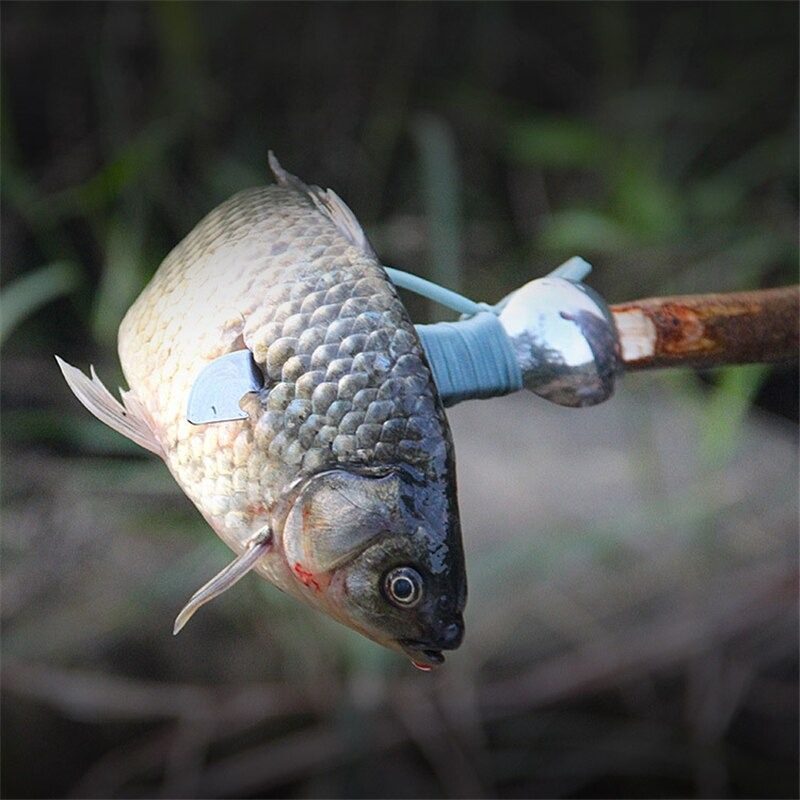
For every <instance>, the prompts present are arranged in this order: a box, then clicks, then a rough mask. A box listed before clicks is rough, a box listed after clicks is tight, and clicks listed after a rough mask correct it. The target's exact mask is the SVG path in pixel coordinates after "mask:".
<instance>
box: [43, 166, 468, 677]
mask: <svg viewBox="0 0 800 800" xmlns="http://www.w3.org/2000/svg"><path fill="white" fill-rule="evenodd" d="M270 165H271V166H272V169H273V172H274V174H275V177H276V180H277V184H275V185H271V186H266V187H261V188H255V189H249V190H246V191H243V192H240V193H239V194H237V195H235V196H234V197H232V198H231V199H230V200H228V201H227V202H225V203H223V204H222V205H221V206H219V207H218V208H217V209H215V210H214V211H212V212H211V213H210V214H208V216H206V217H205V219H203V220H202V221H201V222H200V223H199V224H198V225H197V227H195V229H194V230H193V231H192V232H191V233H190V234H189V235H188V236H187V237H186V238H185V239H184V240H183V241H182V242H181V243H180V244H179V245H178V246H177V247H176V248H175V249H174V250H173V251H172V252H171V253H170V254H169V255H168V256H167V258H166V259H165V260H164V262H163V263H162V264H161V266H160V267H159V269H158V271H157V272H156V273H155V275H154V277H153V278H152V280H151V281H150V283H149V284H148V285H147V286H146V287H145V289H144V291H143V292H142V293H141V295H140V296H139V298H138V299H137V300H136V301H135V303H134V304H133V306H131V308H130V310H129V311H128V312H127V314H126V315H125V318H124V319H123V321H122V324H121V325H120V329H119V355H120V361H121V364H122V369H123V372H124V374H125V378H126V380H127V382H128V385H129V387H130V388H129V390H128V391H121V395H122V400H123V403H122V404H120V403H119V402H118V401H117V400H116V399H115V398H114V397H113V396H112V395H111V394H110V392H108V391H107V390H106V388H105V387H104V386H103V385H102V383H101V382H100V380H99V378H98V377H97V375H96V374H95V373H94V370H93V369H92V370H91V377H87V376H86V375H84V374H83V373H82V372H80V371H79V370H77V369H76V368H74V367H71V366H70V365H68V364H66V363H65V362H63V361H61V360H60V359H59V365H60V366H61V368H62V371H63V372H64V375H65V377H66V379H67V381H68V383H69V384H70V387H71V388H72V390H73V391H74V392H75V394H76V395H77V397H78V398H79V399H80V400H81V402H82V403H83V404H84V405H85V406H86V407H87V408H88V409H89V410H90V411H91V412H92V413H93V414H95V415H96V416H97V417H98V418H99V419H101V420H102V421H103V422H105V423H107V424H109V425H110V426H111V427H112V428H114V429H115V430H117V431H119V432H121V433H123V434H125V435H126V436H128V437H129V438H131V439H133V440H134V441H136V442H137V443H139V444H141V445H143V446H144V447H146V448H148V449H149V450H151V451H152V452H154V453H156V454H157V455H159V456H161V457H162V458H163V459H164V461H165V462H166V464H167V466H168V467H169V469H170V471H171V472H172V474H173V476H174V477H175V479H176V480H177V482H178V483H179V484H180V486H181V488H182V489H183V491H184V492H185V493H186V494H187V495H188V497H189V498H190V499H191V500H192V502H193V503H194V504H195V505H196V506H197V508H198V509H199V510H200V512H201V513H202V514H203V516H204V517H205V519H206V520H207V521H208V523H209V524H210V525H211V527H212V528H213V529H214V530H215V531H216V533H217V534H218V535H219V536H220V537H221V538H222V540H223V541H224V542H225V543H226V544H227V545H228V546H229V547H230V548H231V549H232V550H234V551H235V552H236V553H237V554H238V558H237V559H236V561H234V562H233V564H231V565H230V566H229V567H227V568H226V569H225V570H223V571H222V572H221V573H220V574H219V575H218V576H217V577H216V578H214V579H213V580H212V581H211V582H209V584H207V585H206V586H205V587H203V589H201V590H200V592H198V593H197V595H196V596H195V597H194V598H193V599H192V601H190V604H189V606H187V609H186V610H185V612H184V613H183V614H182V616H181V617H180V618H179V620H178V622H177V624H176V628H180V626H182V624H183V623H184V622H185V620H186V619H187V618H188V616H190V615H191V613H193V611H194V610H196V608H197V607H199V605H201V604H202V603H203V602H205V601H206V600H208V599H210V598H211V597H213V596H216V595H217V594H219V593H220V592H221V591H224V590H225V589H226V588H228V587H229V586H230V585H232V583H234V582H235V581H236V580H238V579H239V578H240V577H241V576H242V575H243V574H245V572H247V571H249V570H250V569H255V571H257V572H258V573H259V574H260V575H262V576H263V577H264V578H267V579H268V580H269V581H271V582H272V583H273V584H275V586H277V587H278V588H280V589H281V590H283V591H285V592H287V593H289V594H291V595H293V596H295V597H297V598H299V599H301V600H303V601H305V602H306V603H308V604H310V605H311V606H314V607H315V608H317V609H319V610H321V611H323V612H325V613H327V614H329V615H330V616H332V617H334V618H335V619H337V620H339V621H340V622H342V623H344V624H345V625H348V626H350V627H351V628H354V629H355V630H357V631H359V632H360V633H362V634H364V635H365V636H367V637H369V638H370V639H373V640H374V641H376V642H379V643H380V644H383V645H385V646H387V647H390V648H392V649H394V650H397V651H399V652H402V653H405V654H406V655H408V656H409V657H410V658H411V660H412V661H413V662H414V663H415V664H416V665H417V666H420V667H422V668H430V667H431V666H435V665H436V664H439V663H441V661H442V660H443V656H442V654H441V651H442V650H445V649H453V648H455V647H458V645H459V644H460V642H461V639H462V636H463V621H462V612H463V609H464V604H465V601H466V576H465V568H464V556H463V548H462V543H461V529H460V523H459V516H458V505H457V498H456V483H455V463H454V455H453V445H452V439H451V435H450V430H449V427H448V424H447V419H446V417H445V414H444V411H443V408H442V404H441V402H440V398H439V396H438V394H437V391H436V387H435V385H434V382H433V379H432V377H431V372H430V369H429V366H428V363H427V361H426V358H425V354H424V352H423V349H422V346H421V344H420V341H419V339H418V337H417V334H416V332H415V330H414V327H413V325H412V323H411V321H410V319H409V318H408V314H407V312H406V310H405V308H404V306H403V304H402V303H401V301H400V299H399V298H398V296H397V293H396V291H395V289H394V287H393V286H392V284H391V283H390V282H389V280H388V278H387V276H386V274H385V272H384V270H383V268H382V267H381V265H380V263H379V261H378V259H377V257H376V255H375V253H374V251H373V249H372V247H371V246H370V244H369V242H368V241H367V239H366V237H365V235H364V233H363V231H362V229H361V226H360V225H359V223H358V221H357V220H356V218H355V216H354V215H353V214H352V212H351V211H350V210H349V208H347V206H346V205H345V204H344V203H343V202H342V201H341V200H340V199H339V197H338V196H337V195H336V194H334V193H333V192H332V191H330V190H328V191H323V190H321V189H319V188H317V187H308V186H306V185H305V184H304V183H302V182H301V181H300V180H298V179H297V178H295V177H294V176H292V175H289V174H288V173H286V172H285V171H284V170H283V169H282V168H281V166H280V165H279V164H278V162H277V160H276V159H275V158H274V156H272V154H270ZM242 349H247V350H249V351H250V353H251V354H252V357H253V360H254V362H255V364H256V365H257V367H258V369H259V370H260V372H261V373H262V374H263V380H264V385H263V388H262V389H261V390H260V391H258V392H253V393H250V394H246V395H245V396H244V397H243V399H242V400H241V403H240V407H241V409H242V411H243V412H244V413H246V415H247V416H246V418H245V419H236V420H233V421H229V422H221V423H212V424H199V425H194V424H192V423H190V422H189V421H188V419H187V402H188V398H189V395H190V392H191V389H192V386H193V383H194V381H195V379H196V378H197V376H198V374H199V373H200V372H201V371H202V370H203V369H204V367H206V366H207V365H208V364H209V363H210V362H212V361H214V360H215V359H218V358H219V357H220V356H224V355H225V354H227V353H231V352H234V351H236V350H242Z"/></svg>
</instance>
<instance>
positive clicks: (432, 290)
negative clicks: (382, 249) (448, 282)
mask: <svg viewBox="0 0 800 800" xmlns="http://www.w3.org/2000/svg"><path fill="white" fill-rule="evenodd" d="M384 269H385V270H386V274H387V275H388V276H389V280H390V281H391V282H392V283H393V284H394V285H395V286H399V287H400V288H401V289H408V291H409V292H414V294H419V295H422V297H427V298H428V299H429V300H433V302H434V303H439V304H440V305H443V306H446V307H447V308H452V309H453V311H458V313H459V314H469V315H470V316H472V315H473V314H479V313H480V312H481V311H486V306H485V305H483V304H481V303H475V302H473V301H472V300H470V299H469V298H467V297H464V295H461V294H459V293H458V292H454V291H452V290H451V289H445V288H444V286H439V284H438V283H434V282H433V281H426V280H425V278H420V277H419V275H412V274H411V273H410V272H403V270H401V269H395V268H394V267H384Z"/></svg>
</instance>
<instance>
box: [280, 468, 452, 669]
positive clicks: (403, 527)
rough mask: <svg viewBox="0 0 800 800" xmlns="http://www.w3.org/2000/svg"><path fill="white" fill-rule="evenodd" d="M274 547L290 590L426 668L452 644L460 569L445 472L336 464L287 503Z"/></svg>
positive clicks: (315, 478) (449, 488) (450, 499)
mask: <svg viewBox="0 0 800 800" xmlns="http://www.w3.org/2000/svg"><path fill="white" fill-rule="evenodd" d="M281 539H282V542H281V544H282V547H283V552H284V555H285V557H286V561H287V564H288V565H289V568H290V570H291V572H292V575H293V578H294V580H295V581H296V585H295V587H294V588H295V591H296V592H297V593H300V594H302V596H303V597H304V599H306V600H307V601H308V602H310V603H311V604H312V605H315V606H317V607H318V608H320V609H321V610H323V611H325V612H326V613H328V614H330V615H331V616H332V617H334V618H336V619H337V620H339V621H340V622H343V623H344V624H345V625H348V626H349V627H351V628H354V629H355V630H357V631H359V632H360V633H362V634H364V635H365V636H367V637H368V638H370V639H372V640H374V641H376V642H378V643H380V644H382V645H384V646H386V647H389V648H391V649H393V650H396V651H399V652H401V653H404V654H405V655H407V656H408V657H409V658H410V659H411V660H412V662H413V663H414V664H415V666H418V667H420V668H421V669H430V668H431V667H433V666H436V665H438V664H440V663H442V662H443V661H444V656H443V655H442V651H443V650H452V649H455V648H457V647H458V646H459V645H460V644H461V640H462V638H463V633H464V622H463V616H462V615H463V611H464V605H465V603H466V571H465V566H464V554H463V548H462V545H461V530H460V525H459V519H458V509H457V505H456V499H455V485H454V482H453V481H452V480H450V481H448V480H444V481H441V482H437V481H433V482H431V481H426V480H422V479H421V478H420V476H419V475H417V474H416V473H415V472H414V471H412V470H411V469H406V468H405V467H403V468H393V469H391V470H383V471H365V472H356V471H350V470H348V469H335V470H330V471H327V472H322V473H319V474H317V475H316V476H314V477H313V478H311V479H310V480H309V481H307V483H306V484H305V486H304V488H303V489H302V491H300V492H299V494H298V495H297V498H296V499H295V501H294V503H293V504H292V506H291V509H290V510H289V512H288V514H287V516H286V520H285V523H284V525H283V529H282V533H281Z"/></svg>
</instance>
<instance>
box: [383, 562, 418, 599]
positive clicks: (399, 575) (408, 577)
mask: <svg viewBox="0 0 800 800" xmlns="http://www.w3.org/2000/svg"><path fill="white" fill-rule="evenodd" d="M384 580H385V582H384V590H385V592H386V594H387V595H388V597H389V599H390V600H391V601H392V602H393V603H394V604H395V605H398V606H405V607H409V606H413V605H416V604H417V602H418V601H419V599H420V597H421V595H422V578H421V577H420V574H419V573H418V572H417V571H416V570H415V569H413V568H412V567H398V568H397V569H394V570H392V571H391V572H389V573H388V575H386V577H385V579H384Z"/></svg>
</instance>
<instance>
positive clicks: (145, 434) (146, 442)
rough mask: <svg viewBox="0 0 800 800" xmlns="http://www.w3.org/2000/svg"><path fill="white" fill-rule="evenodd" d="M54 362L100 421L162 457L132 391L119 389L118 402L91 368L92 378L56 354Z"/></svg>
mask: <svg viewBox="0 0 800 800" xmlns="http://www.w3.org/2000/svg"><path fill="white" fill-rule="evenodd" d="M56 361H57V362H58V366H59V368H60V369H61V373H62V374H63V376H64V378H65V379H66V381H67V383H68V384H69V388H70V389H72V392H73V394H74V395H75V397H77V398H78V400H80V401H81V403H83V405H84V406H86V408H87V409H88V410H89V411H91V412H92V414H94V415H95V416H96V417H97V419H99V420H100V422H105V424H106V425H108V426H109V428H113V429H114V430H115V431H117V433H121V434H122V435H123V436H127V437H128V438H129V439H130V440H131V441H133V442H136V444H138V445H140V446H141V447H144V448H145V449H146V450H149V451H150V452H151V453H155V454H156V455H157V456H161V457H162V458H163V456H164V451H163V449H162V447H161V444H160V443H159V441H158V439H156V437H155V434H154V433H153V430H152V428H151V427H150V424H149V423H148V421H147V414H146V413H145V410H144V407H143V406H142V404H141V403H140V402H139V399H138V398H137V397H136V395H135V394H134V393H133V392H123V391H122V390H120V394H121V395H122V403H120V402H119V400H117V399H116V398H115V397H114V395H113V394H111V392H109V391H108V389H106V387H105V386H104V385H103V382H102V381H101V380H100V378H98V377H97V373H96V372H95V371H94V367H90V368H89V369H90V373H91V378H89V377H87V376H86V375H84V374H83V372H81V371H80V370H79V369H77V368H76V367H73V366H72V365H71V364H67V362H66V361H64V360H63V359H61V358H59V357H58V356H56Z"/></svg>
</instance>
